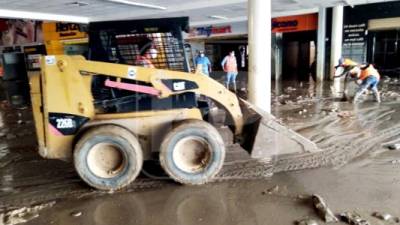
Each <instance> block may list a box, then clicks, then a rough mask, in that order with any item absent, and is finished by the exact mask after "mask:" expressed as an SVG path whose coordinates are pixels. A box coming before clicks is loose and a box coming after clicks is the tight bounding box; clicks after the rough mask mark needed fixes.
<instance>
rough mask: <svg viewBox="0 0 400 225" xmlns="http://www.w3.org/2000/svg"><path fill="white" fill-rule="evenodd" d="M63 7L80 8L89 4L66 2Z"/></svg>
mask: <svg viewBox="0 0 400 225" xmlns="http://www.w3.org/2000/svg"><path fill="white" fill-rule="evenodd" d="M65 5H68V6H78V7H80V6H87V5H89V3H87V2H68V3H66V4H65Z"/></svg>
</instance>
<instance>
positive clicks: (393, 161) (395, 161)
mask: <svg viewBox="0 0 400 225" xmlns="http://www.w3.org/2000/svg"><path fill="white" fill-rule="evenodd" d="M392 164H400V159H396V160H392Z"/></svg>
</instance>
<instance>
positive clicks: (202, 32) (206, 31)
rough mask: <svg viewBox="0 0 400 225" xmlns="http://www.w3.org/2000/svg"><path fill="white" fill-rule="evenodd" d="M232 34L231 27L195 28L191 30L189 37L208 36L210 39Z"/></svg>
mask: <svg viewBox="0 0 400 225" xmlns="http://www.w3.org/2000/svg"><path fill="white" fill-rule="evenodd" d="M229 33H232V28H231V26H220V27H216V26H207V27H195V28H191V29H190V33H189V37H194V36H207V37H210V36H212V35H218V34H229Z"/></svg>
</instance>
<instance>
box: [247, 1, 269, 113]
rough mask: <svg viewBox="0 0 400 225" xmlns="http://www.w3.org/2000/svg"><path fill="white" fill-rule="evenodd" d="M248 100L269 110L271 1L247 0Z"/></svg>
mask: <svg viewBox="0 0 400 225" xmlns="http://www.w3.org/2000/svg"><path fill="white" fill-rule="evenodd" d="M248 29H249V31H248V34H249V38H248V42H249V81H248V92H249V101H250V102H251V103H253V104H254V105H256V106H257V107H259V108H261V109H263V110H265V111H267V112H271V1H270V0H250V1H248Z"/></svg>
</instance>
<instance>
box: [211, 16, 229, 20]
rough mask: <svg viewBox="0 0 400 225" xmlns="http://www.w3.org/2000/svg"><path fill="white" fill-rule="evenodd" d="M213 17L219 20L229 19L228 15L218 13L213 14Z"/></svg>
mask: <svg viewBox="0 0 400 225" xmlns="http://www.w3.org/2000/svg"><path fill="white" fill-rule="evenodd" d="M209 17H210V18H211V19H218V20H227V19H228V17H226V16H218V15H212V16H209Z"/></svg>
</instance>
